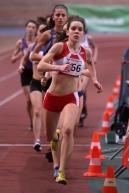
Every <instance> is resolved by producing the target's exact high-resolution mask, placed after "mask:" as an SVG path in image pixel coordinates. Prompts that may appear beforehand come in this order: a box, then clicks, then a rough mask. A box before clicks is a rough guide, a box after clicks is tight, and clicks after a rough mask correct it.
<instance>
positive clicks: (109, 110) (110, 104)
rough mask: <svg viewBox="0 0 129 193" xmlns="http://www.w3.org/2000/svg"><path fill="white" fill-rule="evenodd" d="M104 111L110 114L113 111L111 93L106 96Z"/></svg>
mask: <svg viewBox="0 0 129 193" xmlns="http://www.w3.org/2000/svg"><path fill="white" fill-rule="evenodd" d="M106 111H108V112H109V114H112V113H113V111H114V104H113V95H110V96H109V97H108V102H107V105H106Z"/></svg>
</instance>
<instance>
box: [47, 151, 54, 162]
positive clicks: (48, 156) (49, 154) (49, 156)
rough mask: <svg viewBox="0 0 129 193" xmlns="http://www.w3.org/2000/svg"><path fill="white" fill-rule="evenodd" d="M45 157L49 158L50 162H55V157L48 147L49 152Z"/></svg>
mask: <svg viewBox="0 0 129 193" xmlns="http://www.w3.org/2000/svg"><path fill="white" fill-rule="evenodd" d="M45 157H46V159H47V160H48V162H50V163H52V162H53V157H52V152H51V149H48V152H47V153H46V154H45Z"/></svg>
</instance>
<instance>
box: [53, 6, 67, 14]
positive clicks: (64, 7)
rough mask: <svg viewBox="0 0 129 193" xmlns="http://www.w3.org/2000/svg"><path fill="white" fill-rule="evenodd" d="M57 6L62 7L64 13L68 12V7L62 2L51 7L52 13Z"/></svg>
mask: <svg viewBox="0 0 129 193" xmlns="http://www.w3.org/2000/svg"><path fill="white" fill-rule="evenodd" d="M58 8H62V9H64V10H65V11H66V13H67V14H68V8H67V6H66V5H64V4H57V5H55V7H54V8H53V11H52V13H54V12H55V10H56V9H58Z"/></svg>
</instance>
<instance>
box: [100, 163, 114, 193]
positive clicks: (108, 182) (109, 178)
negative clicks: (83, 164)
mask: <svg viewBox="0 0 129 193" xmlns="http://www.w3.org/2000/svg"><path fill="white" fill-rule="evenodd" d="M102 193H117V188H116V180H115V175H114V169H113V167H112V166H108V169H107V174H106V178H105V181H104V185H103V188H102Z"/></svg>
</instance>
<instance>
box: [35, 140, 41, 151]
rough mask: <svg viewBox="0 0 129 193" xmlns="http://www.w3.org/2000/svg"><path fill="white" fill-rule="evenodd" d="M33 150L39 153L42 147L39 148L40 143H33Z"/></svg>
mask: <svg viewBox="0 0 129 193" xmlns="http://www.w3.org/2000/svg"><path fill="white" fill-rule="evenodd" d="M33 147H34V150H35V151H41V150H42V147H41V143H40V141H36V142H35V143H34V146H33Z"/></svg>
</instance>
